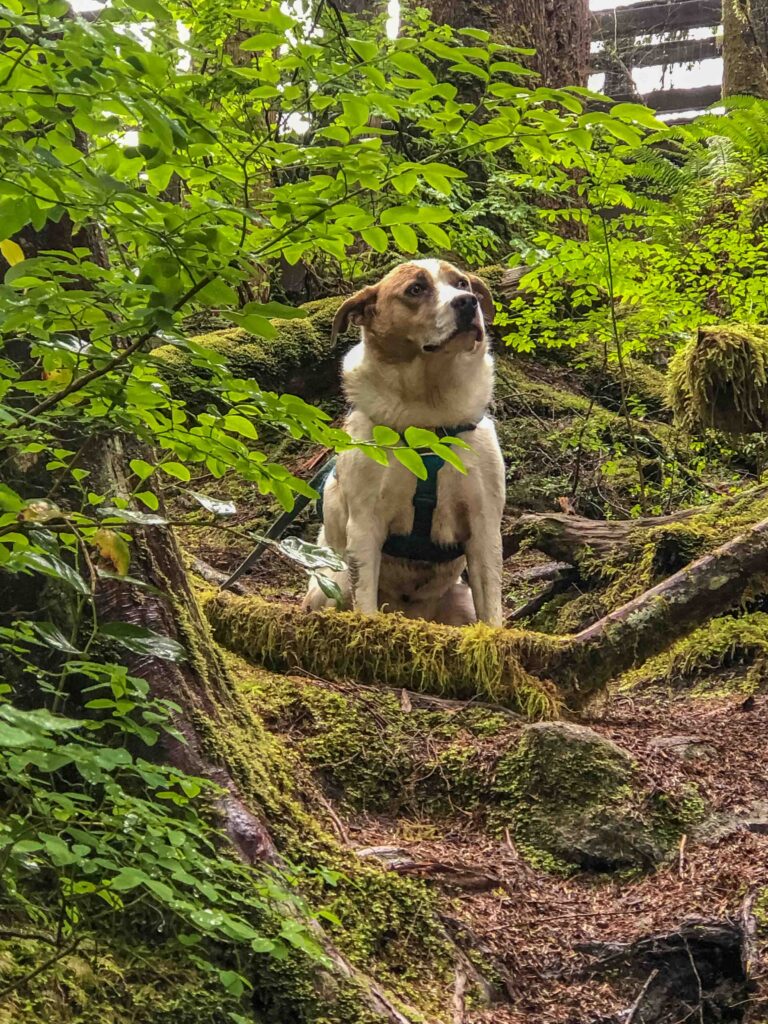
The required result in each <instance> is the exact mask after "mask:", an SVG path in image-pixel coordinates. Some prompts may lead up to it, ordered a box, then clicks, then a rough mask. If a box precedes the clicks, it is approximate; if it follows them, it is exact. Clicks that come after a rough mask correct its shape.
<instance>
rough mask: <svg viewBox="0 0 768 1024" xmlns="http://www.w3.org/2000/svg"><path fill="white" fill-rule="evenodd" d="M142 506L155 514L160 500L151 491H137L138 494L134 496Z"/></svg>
mask: <svg viewBox="0 0 768 1024" xmlns="http://www.w3.org/2000/svg"><path fill="white" fill-rule="evenodd" d="M134 497H136V498H137V499H138V500H139V501H140V502H141V503H142V504H143V505H146V506H147V508H151V509H152V511H153V512H157V510H158V509H159V508H160V500H159V499H158V497H157V495H156V494H153V493H152V491H139V492H138V494H136V495H134Z"/></svg>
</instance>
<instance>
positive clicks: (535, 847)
mask: <svg viewBox="0 0 768 1024" xmlns="http://www.w3.org/2000/svg"><path fill="white" fill-rule="evenodd" d="M495 790H496V792H495V796H496V800H497V804H498V808H499V809H498V811H496V812H495V816H496V817H497V819H499V820H500V821H504V820H507V819H511V822H512V825H513V828H514V837H515V841H516V843H517V845H518V846H519V848H520V849H521V850H522V851H523V852H524V853H525V854H526V856H527V857H528V858H529V860H531V861H532V862H533V863H534V864H538V865H539V866H541V867H543V868H546V869H548V870H554V871H562V872H563V873H569V872H571V871H573V870H574V868H584V869H590V870H605V871H609V870H616V869H619V868H626V867H650V866H651V865H653V864H657V863H659V861H661V860H662V859H663V857H664V856H665V854H666V853H667V851H668V850H669V848H670V846H671V845H672V844H673V843H674V841H675V839H677V838H679V836H680V835H681V834H682V833H683V832H684V831H685V828H686V827H687V826H688V825H689V824H690V822H691V820H692V819H694V818H697V819H698V818H700V817H701V816H703V804H702V803H701V801H700V800H698V799H697V798H695V797H694V796H693V795H688V796H687V797H686V798H681V797H679V796H678V797H672V796H665V797H661V796H654V795H652V794H650V793H649V792H648V791H647V790H646V789H644V788H641V787H640V786H639V785H638V783H637V781H636V778H635V767H634V765H633V762H632V759H631V758H630V757H629V755H628V754H627V753H626V752H625V751H624V750H622V749H621V748H620V747H617V746H616V744H614V743H612V742H611V741H610V740H607V739H605V738H604V737H602V736H600V735H599V734H598V733H596V732H594V731H593V730H592V729H588V728H586V727H585V726H580V725H574V724H570V723H566V722H542V723H539V724H537V725H533V726H528V727H527V728H526V729H525V731H524V733H523V736H522V739H521V741H520V743H519V745H518V747H517V748H516V750H514V752H512V753H511V754H509V755H508V756H507V757H505V758H502V760H501V761H500V762H499V764H498V765H497V767H496V783H495Z"/></svg>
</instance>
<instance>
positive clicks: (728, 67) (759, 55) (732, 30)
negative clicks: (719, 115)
mask: <svg viewBox="0 0 768 1024" xmlns="http://www.w3.org/2000/svg"><path fill="white" fill-rule="evenodd" d="M743 95H749V96H759V97H761V98H762V99H768V0H723V96H724V97H726V96H743Z"/></svg>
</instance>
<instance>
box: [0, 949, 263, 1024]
mask: <svg viewBox="0 0 768 1024" xmlns="http://www.w3.org/2000/svg"><path fill="white" fill-rule="evenodd" d="M50 956H51V947H50V945H47V944H44V943H42V942H40V941H36V940H29V939H12V940H8V941H2V942H0V974H1V975H2V978H3V987H4V988H5V987H7V986H10V985H14V984H17V985H18V986H19V987H18V988H17V989H16V990H15V991H14V992H13V993H12V994H10V995H9V996H7V997H6V998H5V1000H4V1001H3V1003H2V1005H0V1024H231V1020H232V1017H231V1016H230V1014H231V1013H235V1012H238V1013H240V1014H241V1015H242V1017H243V1020H254V1019H255V1018H253V1017H252V1016H250V1015H248V1009H247V1006H245V1005H244V1003H243V1001H242V1000H241V999H237V998H235V997H234V996H230V995H228V994H227V992H226V991H225V990H224V989H223V988H222V987H221V986H220V985H218V984H212V981H211V975H210V974H209V973H206V972H204V971H199V970H195V969H194V968H192V967H186V968H184V967H181V966H180V965H179V959H178V954H177V953H176V952H175V951H173V950H168V949H166V948H165V947H164V946H163V945H162V944H158V945H156V946H149V945H144V944H141V943H137V942H136V941H135V936H133V937H131V940H130V943H129V942H128V940H127V938H121V937H120V936H115V935H106V934H97V933H92V934H90V935H88V936H85V937H84V939H83V941H82V942H81V943H80V946H79V948H78V951H77V952H76V953H75V952H73V953H71V954H69V955H67V956H64V957H62V959H61V960H60V961H59V962H58V963H56V964H53V965H51V967H50V968H49V969H48V970H47V971H45V972H43V973H42V974H41V975H38V976H37V977H36V978H35V980H34V982H33V983H32V984H30V985H24V984H21V982H22V981H23V979H24V978H25V977H26V976H28V975H29V974H30V973H31V972H32V971H33V970H35V969H36V968H37V967H38V966H39V965H40V964H42V963H43V962H44V961H46V960H48V959H49V958H50Z"/></svg>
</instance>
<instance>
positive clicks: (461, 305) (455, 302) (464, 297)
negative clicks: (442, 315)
mask: <svg viewBox="0 0 768 1024" xmlns="http://www.w3.org/2000/svg"><path fill="white" fill-rule="evenodd" d="M451 305H452V306H453V308H454V309H455V310H456V311H457V312H459V313H467V312H468V311H469V310H472V312H473V313H474V312H475V310H476V309H477V299H476V297H475V296H474V295H473V294H472V292H462V293H461V295H457V296H456V298H455V299H452V300H451Z"/></svg>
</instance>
